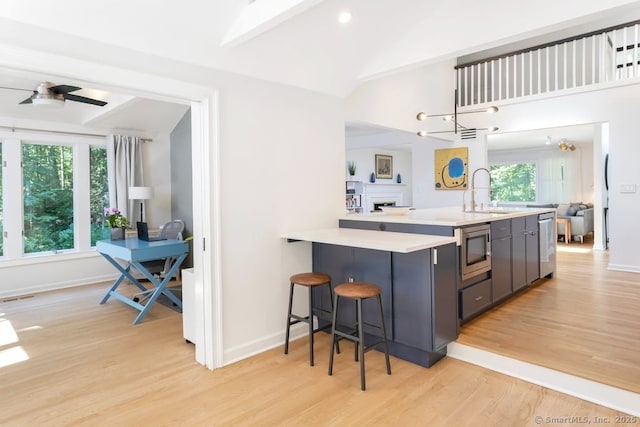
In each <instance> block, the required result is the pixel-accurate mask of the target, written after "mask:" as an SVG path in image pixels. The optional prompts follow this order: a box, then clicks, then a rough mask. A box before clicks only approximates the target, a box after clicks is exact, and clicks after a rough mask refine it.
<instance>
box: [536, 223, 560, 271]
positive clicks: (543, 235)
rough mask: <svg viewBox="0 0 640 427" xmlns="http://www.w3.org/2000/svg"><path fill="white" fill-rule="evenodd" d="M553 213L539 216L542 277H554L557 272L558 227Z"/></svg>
mask: <svg viewBox="0 0 640 427" xmlns="http://www.w3.org/2000/svg"><path fill="white" fill-rule="evenodd" d="M554 218H555V215H554V214H553V212H550V213H544V214H540V215H539V216H538V228H539V233H538V235H539V238H540V277H541V278H542V277H549V278H551V277H553V273H554V272H555V271H556V227H555V224H554Z"/></svg>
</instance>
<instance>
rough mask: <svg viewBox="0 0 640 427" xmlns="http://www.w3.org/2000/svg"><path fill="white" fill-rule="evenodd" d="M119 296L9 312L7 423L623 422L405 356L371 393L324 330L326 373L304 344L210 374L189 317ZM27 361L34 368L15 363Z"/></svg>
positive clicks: (453, 366) (3, 355)
mask: <svg viewBox="0 0 640 427" xmlns="http://www.w3.org/2000/svg"><path fill="white" fill-rule="evenodd" d="M567 274H569V273H567ZM563 275H564V274H563ZM108 287H109V285H108V284H103V285H92V286H86V287H81V288H75V289H68V290H64V291H56V292H49V293H43V294H38V295H36V296H34V297H32V298H26V299H19V300H13V301H6V302H0V331H1V333H0V337H2V340H1V341H0V366H2V365H3V364H5V363H6V366H2V367H0V425H2V426H67V425H74V426H75V425H90V426H101V425H104V426H107V425H108V426H147V425H149V426H174V425H175V426H177V425H184V426H218V425H224V426H231V425H233V426H235V425H259V426H272V425H287V426H294V425H295V426H298V425H310V426H316V425H317V426H333V425H335V426H337V425H341V426H342V425H402V426H426V425H429V426H453V425H455V426H492V425H495V426H536V425H540V423H539V422H537V421H536V418H535V417H537V416H538V417H543V421H554V420H550V419H549V418H554V419H555V421H558V420H561V421H565V422H562V423H559V422H556V425H557V424H565V425H571V423H568V422H566V419H563V417H590V418H589V419H590V420H595V417H606V418H607V419H608V420H609V423H610V424H614V421H615V420H616V417H620V416H622V417H624V414H621V413H618V412H616V411H613V410H610V409H607V408H604V407H601V406H598V405H595V404H591V403H588V402H585V401H582V400H580V399H576V398H573V397H570V396H567V395H564V394H562V393H558V392H555V391H552V390H548V389H545V388H542V387H539V386H536V385H533V384H530V383H527V382H524V381H521V380H518V379H515V378H511V377H508V376H505V375H502V374H499V373H496V372H492V371H489V370H486V369H483V368H480V367H477V366H474V365H470V364H467V363H464V362H461V361H458V360H454V359H451V358H445V359H444V360H442V361H441V362H439V363H437V364H436V365H435V366H434V367H432V368H430V369H425V368H422V367H419V366H417V365H414V364H411V363H408V362H404V361H402V360H399V359H396V358H392V360H391V363H392V371H393V374H392V375H391V376H388V375H386V373H385V371H384V358H383V356H382V354H381V353H378V352H370V353H367V355H366V364H367V371H366V372H367V391H366V392H362V391H360V388H359V371H358V367H357V364H356V363H354V362H353V360H352V348H350V347H349V344H347V343H346V342H345V343H344V346H343V347H344V348H343V350H344V353H343V354H341V355H338V356H336V361H335V366H334V375H333V376H332V377H329V376H328V375H327V362H328V360H327V359H328V357H324V355H327V356H328V340H327V338H326V335H325V334H319V336H318V340H317V343H316V366H315V367H309V365H308V353H307V351H308V350H307V341H306V339H301V340H298V341H295V342H293V343H292V345H291V348H290V354H289V355H288V356H285V355H283V354H282V348H276V349H273V350H270V351H267V352H264V353H262V354H260V355H257V356H255V357H252V358H249V359H246V360H243V361H241V362H238V363H235V364H232V365H230V366H226V367H224V368H221V369H218V370H215V371H213V372H211V371H208V370H206V369H205V368H203V367H201V366H199V365H197V364H196V363H195V362H194V360H193V359H194V350H193V346H192V345H190V344H186V343H185V342H184V340H183V339H182V334H181V328H182V319H181V315H180V314H178V313H176V312H174V311H173V310H171V309H168V308H166V307H164V306H161V305H159V304H156V306H154V308H153V309H152V310H151V311H150V312H149V314H148V315H147V317H146V318H145V320H144V321H143V322H142V323H141V324H140V325H137V326H133V325H132V324H131V322H132V321H133V318H134V317H135V314H136V313H137V312H135V311H134V310H133V309H131V308H130V307H128V306H126V305H124V304H122V303H120V302H119V301H115V300H111V301H109V302H108V303H107V304H105V305H99V304H98V302H99V301H100V299H101V298H102V296H103V295H104V293H105V292H106V290H107V289H108ZM538 289H541V288H540V287H539V288H538ZM132 292H133V291H132ZM283 325H284V315H283ZM11 331H15V333H16V335H17V337H16V339H15V340H13V339H12V334H11ZM20 351H23V352H24V354H25V355H26V356H25V357H26V360H23V361H14V363H10V359H11V356H12V355H13V356H15V355H16V354H18V355H19V352H20ZM2 362H4V363H2ZM574 421H575V420H574ZM543 424H548V423H543ZM615 424H616V425H637V424H636V423H635V422H630V423H626V424H625V423H615Z"/></svg>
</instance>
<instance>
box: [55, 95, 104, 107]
mask: <svg viewBox="0 0 640 427" xmlns="http://www.w3.org/2000/svg"><path fill="white" fill-rule="evenodd" d="M64 99H67V100H69V101H76V102H82V103H85V104H91V105H98V106H100V107H104V106H105V105H107V103H106V102H105V101H100V100H99V99H93V98H87V97H86V96H80V95H73V94H69V93H65V94H64Z"/></svg>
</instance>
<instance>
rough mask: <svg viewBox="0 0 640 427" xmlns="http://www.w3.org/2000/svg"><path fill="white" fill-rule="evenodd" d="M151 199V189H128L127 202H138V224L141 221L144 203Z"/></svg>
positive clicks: (142, 220)
mask: <svg viewBox="0 0 640 427" xmlns="http://www.w3.org/2000/svg"><path fill="white" fill-rule="evenodd" d="M152 198H153V187H129V200H140V222H144V219H143V215H142V213H143V206H144V201H145V200H149V199H152Z"/></svg>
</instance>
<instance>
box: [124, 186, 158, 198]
mask: <svg viewBox="0 0 640 427" xmlns="http://www.w3.org/2000/svg"><path fill="white" fill-rule="evenodd" d="M129 199H130V200H149V199H153V187H129Z"/></svg>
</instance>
